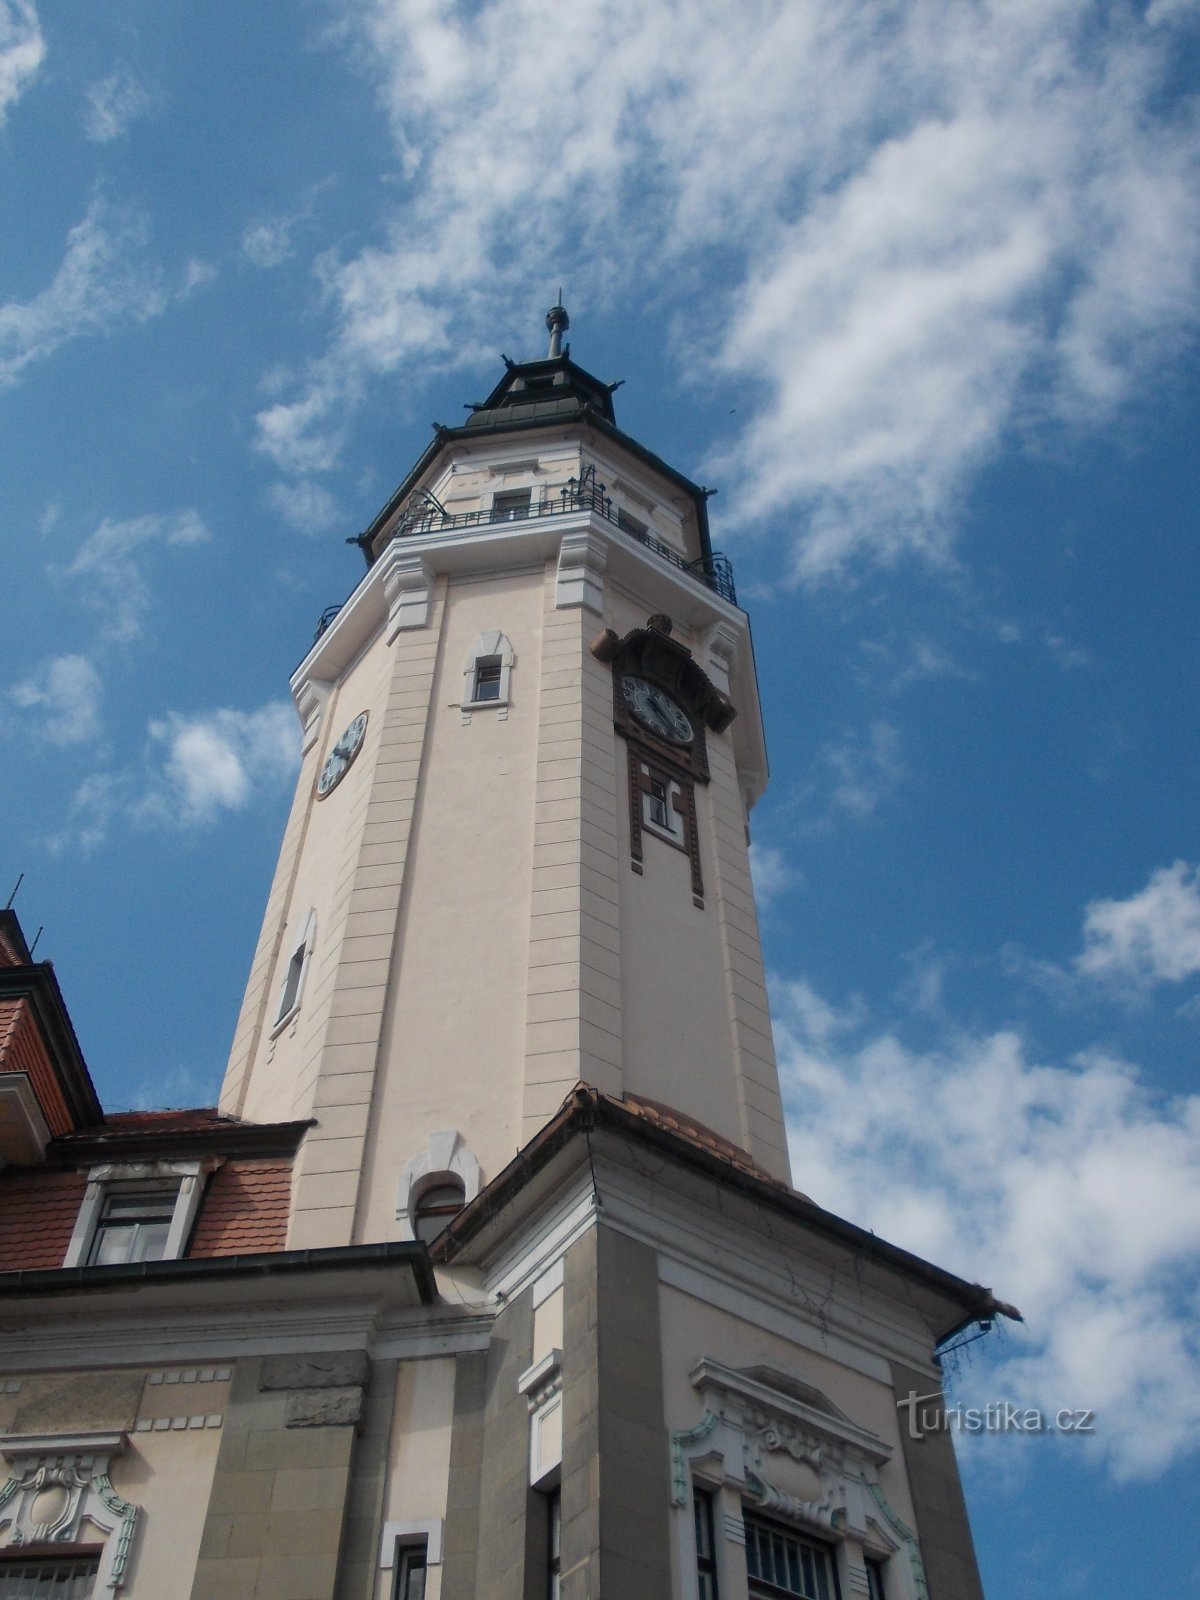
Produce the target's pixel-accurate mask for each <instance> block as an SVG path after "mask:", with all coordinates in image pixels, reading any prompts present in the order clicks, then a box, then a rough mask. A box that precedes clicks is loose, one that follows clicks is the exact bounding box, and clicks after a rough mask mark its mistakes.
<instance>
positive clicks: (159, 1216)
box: [87, 1183, 179, 1267]
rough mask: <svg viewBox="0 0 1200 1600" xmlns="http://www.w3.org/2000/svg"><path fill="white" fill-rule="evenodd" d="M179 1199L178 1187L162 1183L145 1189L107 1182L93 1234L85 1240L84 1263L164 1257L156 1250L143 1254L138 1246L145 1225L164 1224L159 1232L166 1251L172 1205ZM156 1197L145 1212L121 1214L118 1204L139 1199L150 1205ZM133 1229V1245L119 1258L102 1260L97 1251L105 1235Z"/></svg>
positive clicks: (121, 1262) (99, 1264)
mask: <svg viewBox="0 0 1200 1600" xmlns="http://www.w3.org/2000/svg"><path fill="white" fill-rule="evenodd" d="M178 1200H179V1192H178V1190H177V1189H176V1190H171V1189H170V1188H167V1187H164V1186H162V1185H158V1186H150V1187H147V1188H145V1189H141V1188H138V1187H137V1186H136V1185H133V1186H127V1185H125V1184H119V1183H118V1184H111V1185H109V1186H108V1187H107V1188H106V1189H105V1191H104V1194H103V1195H102V1197H101V1200H100V1210H99V1212H98V1214H97V1217H96V1224H95V1226H94V1227H93V1229H92V1237H91V1240H90V1241H89V1243H88V1253H87V1265H88V1266H89V1267H105V1266H127V1265H129V1263H131V1262H134V1261H165V1260H166V1255H165V1254H164V1253H161V1252H159V1251H157V1250H156V1251H154V1252H153V1253H145V1254H143V1253H142V1252H141V1251H140V1250H139V1248H138V1246H139V1243H140V1241H141V1240H142V1239H143V1238H144V1237H145V1232H146V1229H147V1228H148V1227H152V1228H156V1229H157V1228H161V1227H163V1225H164V1224H165V1229H166V1231H165V1232H164V1233H163V1235H162V1251H163V1252H165V1251H166V1248H167V1242H168V1240H169V1239H170V1237H171V1224H172V1223H173V1222H174V1220H175V1207H176V1205H177V1203H178ZM155 1201H157V1202H158V1203H157V1205H156V1206H155V1209H154V1210H153V1211H152V1212H151V1213H150V1214H149V1215H148V1216H145V1217H143V1216H139V1215H138V1214H137V1213H136V1212H133V1213H131V1214H129V1215H127V1216H122V1215H121V1214H120V1211H119V1210H118V1208H119V1207H120V1206H122V1205H129V1204H134V1205H136V1204H137V1203H138V1202H141V1203H142V1204H143V1205H145V1206H149V1205H150V1204H152V1203H153V1202H155ZM124 1228H129V1229H132V1236H131V1238H130V1241H129V1244H130V1246H131V1247H132V1248H130V1249H128V1250H127V1252H126V1253H125V1254H124V1255H122V1256H121V1257H120V1258H119V1259H116V1260H111V1261H101V1260H100V1259H99V1257H100V1251H101V1248H102V1246H103V1245H104V1243H105V1240H106V1236H111V1235H115V1234H116V1233H117V1232H118V1231H119V1230H120V1229H124Z"/></svg>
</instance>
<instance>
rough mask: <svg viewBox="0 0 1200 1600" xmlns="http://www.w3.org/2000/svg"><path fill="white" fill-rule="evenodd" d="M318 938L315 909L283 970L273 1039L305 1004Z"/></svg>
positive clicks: (273, 1025) (311, 912)
mask: <svg viewBox="0 0 1200 1600" xmlns="http://www.w3.org/2000/svg"><path fill="white" fill-rule="evenodd" d="M316 936H317V913H316V910H315V908H314V909H313V910H311V911H310V912H309V913H308V919H307V921H306V922H305V924H304V932H303V933H302V934H301V936H300V941H299V943H298V944H297V945H296V946H295V948H294V949H293V951H292V954H291V956H290V958H289V960H288V964H287V966H286V967H284V969H283V980H282V982H281V983H280V985H279V1009H278V1011H277V1012H276V1015H275V1021H274V1022H273V1023H272V1024H271V1038H272V1039H274V1038H275V1037H276V1036H277V1035H278V1034H280V1033H282V1032H283V1030H284V1029H285V1028H286V1027H287V1025H288V1023H289V1022H291V1021H292V1019H293V1018H294V1017H295V1016H296V1013H297V1012H298V1011H299V1010H300V1007H301V1006H302V1005H303V1003H304V986H305V982H306V980H307V978H308V969H309V966H310V965H311V963H312V953H313V944H314V942H315V940H316ZM297 963H298V966H297ZM293 972H295V973H296V987H295V990H294V992H293V993H292V995H291V998H290V1002H289V997H288V988H289V985H290V983H291V978H292V973H293Z"/></svg>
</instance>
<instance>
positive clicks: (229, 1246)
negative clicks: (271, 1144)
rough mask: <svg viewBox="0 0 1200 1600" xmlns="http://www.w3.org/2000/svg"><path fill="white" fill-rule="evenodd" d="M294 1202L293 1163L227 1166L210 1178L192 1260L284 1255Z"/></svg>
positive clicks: (192, 1244) (191, 1254) (192, 1249)
mask: <svg viewBox="0 0 1200 1600" xmlns="http://www.w3.org/2000/svg"><path fill="white" fill-rule="evenodd" d="M291 1201H292V1167H291V1162H290V1161H279V1160H259V1161H227V1162H226V1163H225V1165H224V1166H223V1167H218V1169H217V1171H216V1172H214V1173H213V1175H212V1177H211V1178H210V1179H209V1183H208V1189H207V1192H206V1193H205V1196H204V1201H203V1204H202V1206H201V1210H200V1219H199V1221H198V1222H197V1223H196V1229H195V1232H194V1233H193V1235H192V1242H191V1246H190V1248H189V1249H188V1255H189V1256H244V1255H258V1254H261V1253H262V1252H264V1251H268V1250H282V1249H283V1247H284V1245H285V1243H286V1241H287V1221H288V1211H289V1209H290V1207H291Z"/></svg>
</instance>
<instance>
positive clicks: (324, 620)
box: [313, 600, 342, 644]
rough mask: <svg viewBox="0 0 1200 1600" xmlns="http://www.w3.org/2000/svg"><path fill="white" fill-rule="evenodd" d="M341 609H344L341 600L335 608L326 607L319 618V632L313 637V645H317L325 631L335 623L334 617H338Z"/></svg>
mask: <svg viewBox="0 0 1200 1600" xmlns="http://www.w3.org/2000/svg"><path fill="white" fill-rule="evenodd" d="M341 609H342V601H341V600H339V601H338V603H337V605H335V606H326V607H325V609H324V611H322V613H321V615H320V616H319V617H318V618H317V631H316V633H315V634H314V635H313V643H314V644H316V642H317V640H318V639H319V638H320V637H321V635H322V634H323V633H324V632H325V629H326V628H327V627H328V626H329V624H330V623H331V622H332V621H333V619H334V617H336V616H337V614H338V612H339V611H340V610H341Z"/></svg>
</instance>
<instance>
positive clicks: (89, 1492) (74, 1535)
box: [0, 1433, 139, 1592]
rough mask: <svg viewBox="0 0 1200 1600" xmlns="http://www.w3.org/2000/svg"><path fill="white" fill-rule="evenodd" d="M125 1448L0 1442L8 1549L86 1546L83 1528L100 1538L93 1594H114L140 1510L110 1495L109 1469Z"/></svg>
mask: <svg viewBox="0 0 1200 1600" xmlns="http://www.w3.org/2000/svg"><path fill="white" fill-rule="evenodd" d="M126 1442H127V1441H126V1437H125V1435H124V1434H123V1433H111V1434H77V1435H73V1436H71V1437H60V1438H45V1437H32V1436H26V1437H9V1438H6V1439H2V1440H0V1453H3V1455H4V1456H5V1457H6V1458H7V1460H8V1463H9V1468H10V1473H9V1477H8V1479H7V1481H6V1482H5V1483H4V1484H3V1485H0V1529H3V1527H4V1526H7V1528H8V1530H9V1532H8V1539H7V1546H8V1548H9V1549H13V1548H19V1547H21V1546H24V1545H73V1544H86V1543H89V1542H90V1540H89V1537H88V1532H87V1531H85V1528H84V1524H85V1523H86V1524H90V1525H91V1526H92V1527H93V1528H95V1529H96V1530H98V1531H99V1532H100V1533H101V1534H103V1535H104V1538H105V1546H104V1554H103V1556H102V1558H101V1562H100V1571H99V1574H98V1579H97V1592H103V1591H104V1590H109V1591H111V1592H115V1591H116V1590H118V1589H120V1588H121V1586H122V1584H123V1583H124V1582H125V1569H126V1567H127V1565H128V1561H129V1554H130V1550H131V1548H132V1545H133V1536H134V1532H135V1530H136V1528H137V1520H138V1510H139V1508H138V1507H137V1506H135V1505H133V1504H131V1503H130V1502H129V1501H128V1500H123V1499H122V1498H121V1496H120V1495H119V1494H118V1493H117V1492H116V1490H115V1489H114V1488H113V1486H112V1481H111V1479H110V1478H109V1476H108V1463H109V1459H110V1457H112V1456H114V1455H118V1454H120V1452H121V1451H123V1450H124V1449H125V1445H126Z"/></svg>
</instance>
